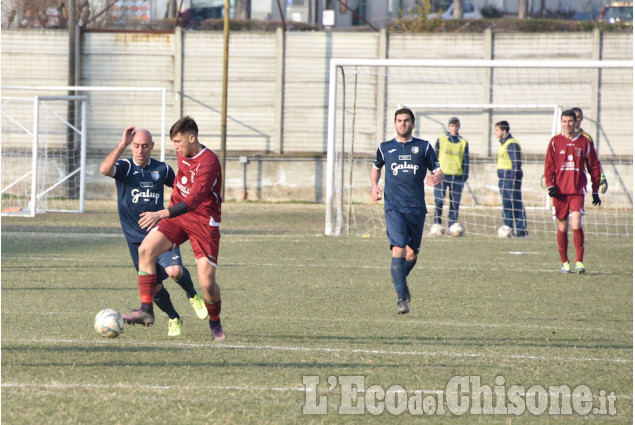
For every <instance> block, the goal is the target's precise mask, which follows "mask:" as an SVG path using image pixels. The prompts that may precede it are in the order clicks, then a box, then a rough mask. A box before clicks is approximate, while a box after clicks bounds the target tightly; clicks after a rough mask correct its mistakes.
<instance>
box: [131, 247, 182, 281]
mask: <svg viewBox="0 0 635 425" xmlns="http://www.w3.org/2000/svg"><path fill="white" fill-rule="evenodd" d="M139 246H141V242H128V249H129V250H130V257H132V263H133V264H134V268H135V269H136V270H137V272H138V271H139ZM156 262H157V282H163V281H164V280H165V279H167V278H168V274H167V273H166V272H165V269H166V268H168V267H170V266H181V267H183V260H182V259H181V249H180V248H179V247H178V246H177V247H176V248H174V249H173V250H172V251H166V252H164V253H163V254H161V255H159V257H158V258H157V260H156Z"/></svg>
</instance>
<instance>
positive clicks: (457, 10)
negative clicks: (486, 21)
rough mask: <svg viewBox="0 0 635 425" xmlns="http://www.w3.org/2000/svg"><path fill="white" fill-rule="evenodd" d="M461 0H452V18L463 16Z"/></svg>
mask: <svg viewBox="0 0 635 425" xmlns="http://www.w3.org/2000/svg"><path fill="white" fill-rule="evenodd" d="M463 1H464V0H454V19H462V18H463Z"/></svg>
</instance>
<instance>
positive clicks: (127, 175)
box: [113, 158, 174, 242]
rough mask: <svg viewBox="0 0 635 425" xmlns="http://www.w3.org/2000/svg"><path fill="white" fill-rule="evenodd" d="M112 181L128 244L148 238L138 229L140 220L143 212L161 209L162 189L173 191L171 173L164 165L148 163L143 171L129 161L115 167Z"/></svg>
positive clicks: (170, 169)
mask: <svg viewBox="0 0 635 425" xmlns="http://www.w3.org/2000/svg"><path fill="white" fill-rule="evenodd" d="M113 178H114V179H115V181H116V184H117V206H118V208H119V220H120V221H121V228H122V229H123V233H124V235H126V239H127V240H128V242H141V241H142V240H143V238H145V237H146V235H147V234H148V231H147V230H143V229H142V228H141V227H139V223H138V222H139V218H140V217H139V216H140V215H141V213H142V212H145V211H160V210H162V209H163V186H164V185H165V186H169V187H172V185H173V184H174V170H173V169H172V167H170V166H169V165H168V164H166V163H165V162H161V161H155V160H153V159H150V162H149V163H148V165H147V166H146V167H145V168H142V167H140V166H138V165H137V164H135V163H134V161H133V160H132V158H129V159H120V160H118V161H117V163H116V164H115V175H114V176H113Z"/></svg>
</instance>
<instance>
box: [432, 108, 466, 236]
mask: <svg viewBox="0 0 635 425" xmlns="http://www.w3.org/2000/svg"><path fill="white" fill-rule="evenodd" d="M460 128H461V122H460V121H459V119H458V118H457V117H452V118H450V120H449V121H448V132H447V133H446V134H444V135H442V136H440V137H439V138H438V139H437V142H436V143H435V145H434V150H435V151H436V153H437V157H438V159H439V165H440V166H441V170H443V174H444V175H445V178H444V180H443V182H442V183H440V184H438V185H436V186H435V187H434V222H435V223H439V224H442V221H441V214H442V213H443V202H444V200H445V193H446V191H447V190H448V189H450V213H449V214H448V228H450V226H452V225H453V224H454V223H456V222H457V221H458V220H459V203H460V202H461V193H463V185H464V184H465V181H466V180H467V177H468V174H469V165H470V159H469V152H468V146H467V139H465V138H464V137H462V136H460V135H459V129H460Z"/></svg>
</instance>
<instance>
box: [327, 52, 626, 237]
mask: <svg viewBox="0 0 635 425" xmlns="http://www.w3.org/2000/svg"><path fill="white" fill-rule="evenodd" d="M402 106H406V107H409V108H410V109H412V110H413V112H414V114H415V130H414V136H415V137H418V138H421V139H424V140H428V141H429V142H430V143H432V144H433V145H434V143H435V141H436V140H437V139H438V138H439V136H440V135H442V134H444V133H445V132H446V131H447V124H448V119H449V118H450V117H453V116H456V117H459V119H460V121H461V128H460V134H461V135H462V136H463V137H465V138H466V139H467V140H468V146H469V153H470V166H469V178H468V180H467V182H466V184H465V186H464V189H463V193H462V197H461V204H460V208H459V221H460V222H461V223H463V224H464V227H465V229H466V234H467V235H482V236H492V237H495V236H496V235H497V229H498V228H499V227H500V226H501V225H502V224H503V223H502V202H501V196H500V193H499V189H498V176H497V170H496V155H497V150H498V146H499V145H500V144H499V142H498V140H497V139H496V138H495V136H494V125H495V123H496V122H498V121H502V120H506V121H508V122H509V123H510V126H511V129H510V132H511V134H512V135H513V136H514V138H515V139H516V140H517V141H518V142H519V143H520V145H521V148H522V151H523V172H524V178H523V183H522V197H523V201H524V205H525V209H526V215H527V223H528V230H529V234H530V237H540V236H541V235H542V236H545V237H546V236H548V237H553V234H554V231H555V223H554V220H553V219H552V216H551V200H550V199H549V197H548V195H547V193H546V190H545V189H544V188H543V187H542V186H541V177H542V174H543V168H544V157H545V153H546V150H547V144H548V142H549V140H550V139H551V137H552V136H553V135H554V134H556V133H558V132H560V114H561V112H562V111H563V110H565V109H570V108H572V107H580V108H582V110H583V113H584V120H583V122H582V128H583V129H584V131H585V132H587V133H589V134H590V135H591V136H592V138H593V139H594V143H595V148H596V150H597V151H598V154H599V157H600V161H601V162H602V166H603V170H604V174H605V175H606V179H607V182H608V190H607V192H606V193H604V194H601V195H600V196H601V199H602V205H601V206H600V207H594V206H592V205H591V199H590V198H591V197H590V196H587V205H585V210H586V216H585V219H584V223H585V229H586V232H585V234H586V235H588V236H589V237H592V238H594V237H598V238H599V237H603V238H617V239H623V240H632V237H633V223H632V216H633V187H632V185H633V169H632V156H633V144H632V138H633V136H632V135H633V65H632V62H630V61H564V60H558V61H544V62H541V61H521V60H519V61H510V60H505V61H503V60H501V61H495V60H491V61H487V60H391V59H384V60H360V59H332V60H331V68H330V86H329V112H328V114H329V115H328V153H327V154H328V156H327V174H326V180H327V181H326V212H325V234H327V235H353V236H355V235H356V236H376V235H385V230H386V228H385V222H384V214H383V204H382V203H381V202H380V203H377V204H375V203H373V202H372V200H371V199H370V170H371V167H372V162H373V160H374V159H375V156H376V152H377V147H378V145H379V143H381V142H383V141H385V140H390V139H392V138H393V137H394V135H395V131H394V112H395V110H397V109H398V108H399V107H402ZM383 173H384V171H382V179H381V181H380V187H382V190H383ZM590 190H591V186H590V182H589V186H588V191H589V192H590ZM425 191H426V203H427V205H428V215H427V216H426V228H425V229H424V235H427V234H428V230H429V226H430V224H431V223H432V220H433V216H434V214H433V211H434V195H433V190H432V188H428V187H426V190H425ZM448 204H449V199H447V198H446V199H445V202H444V209H443V215H442V219H443V224H444V225H445V226H446V227H447V217H448Z"/></svg>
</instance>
